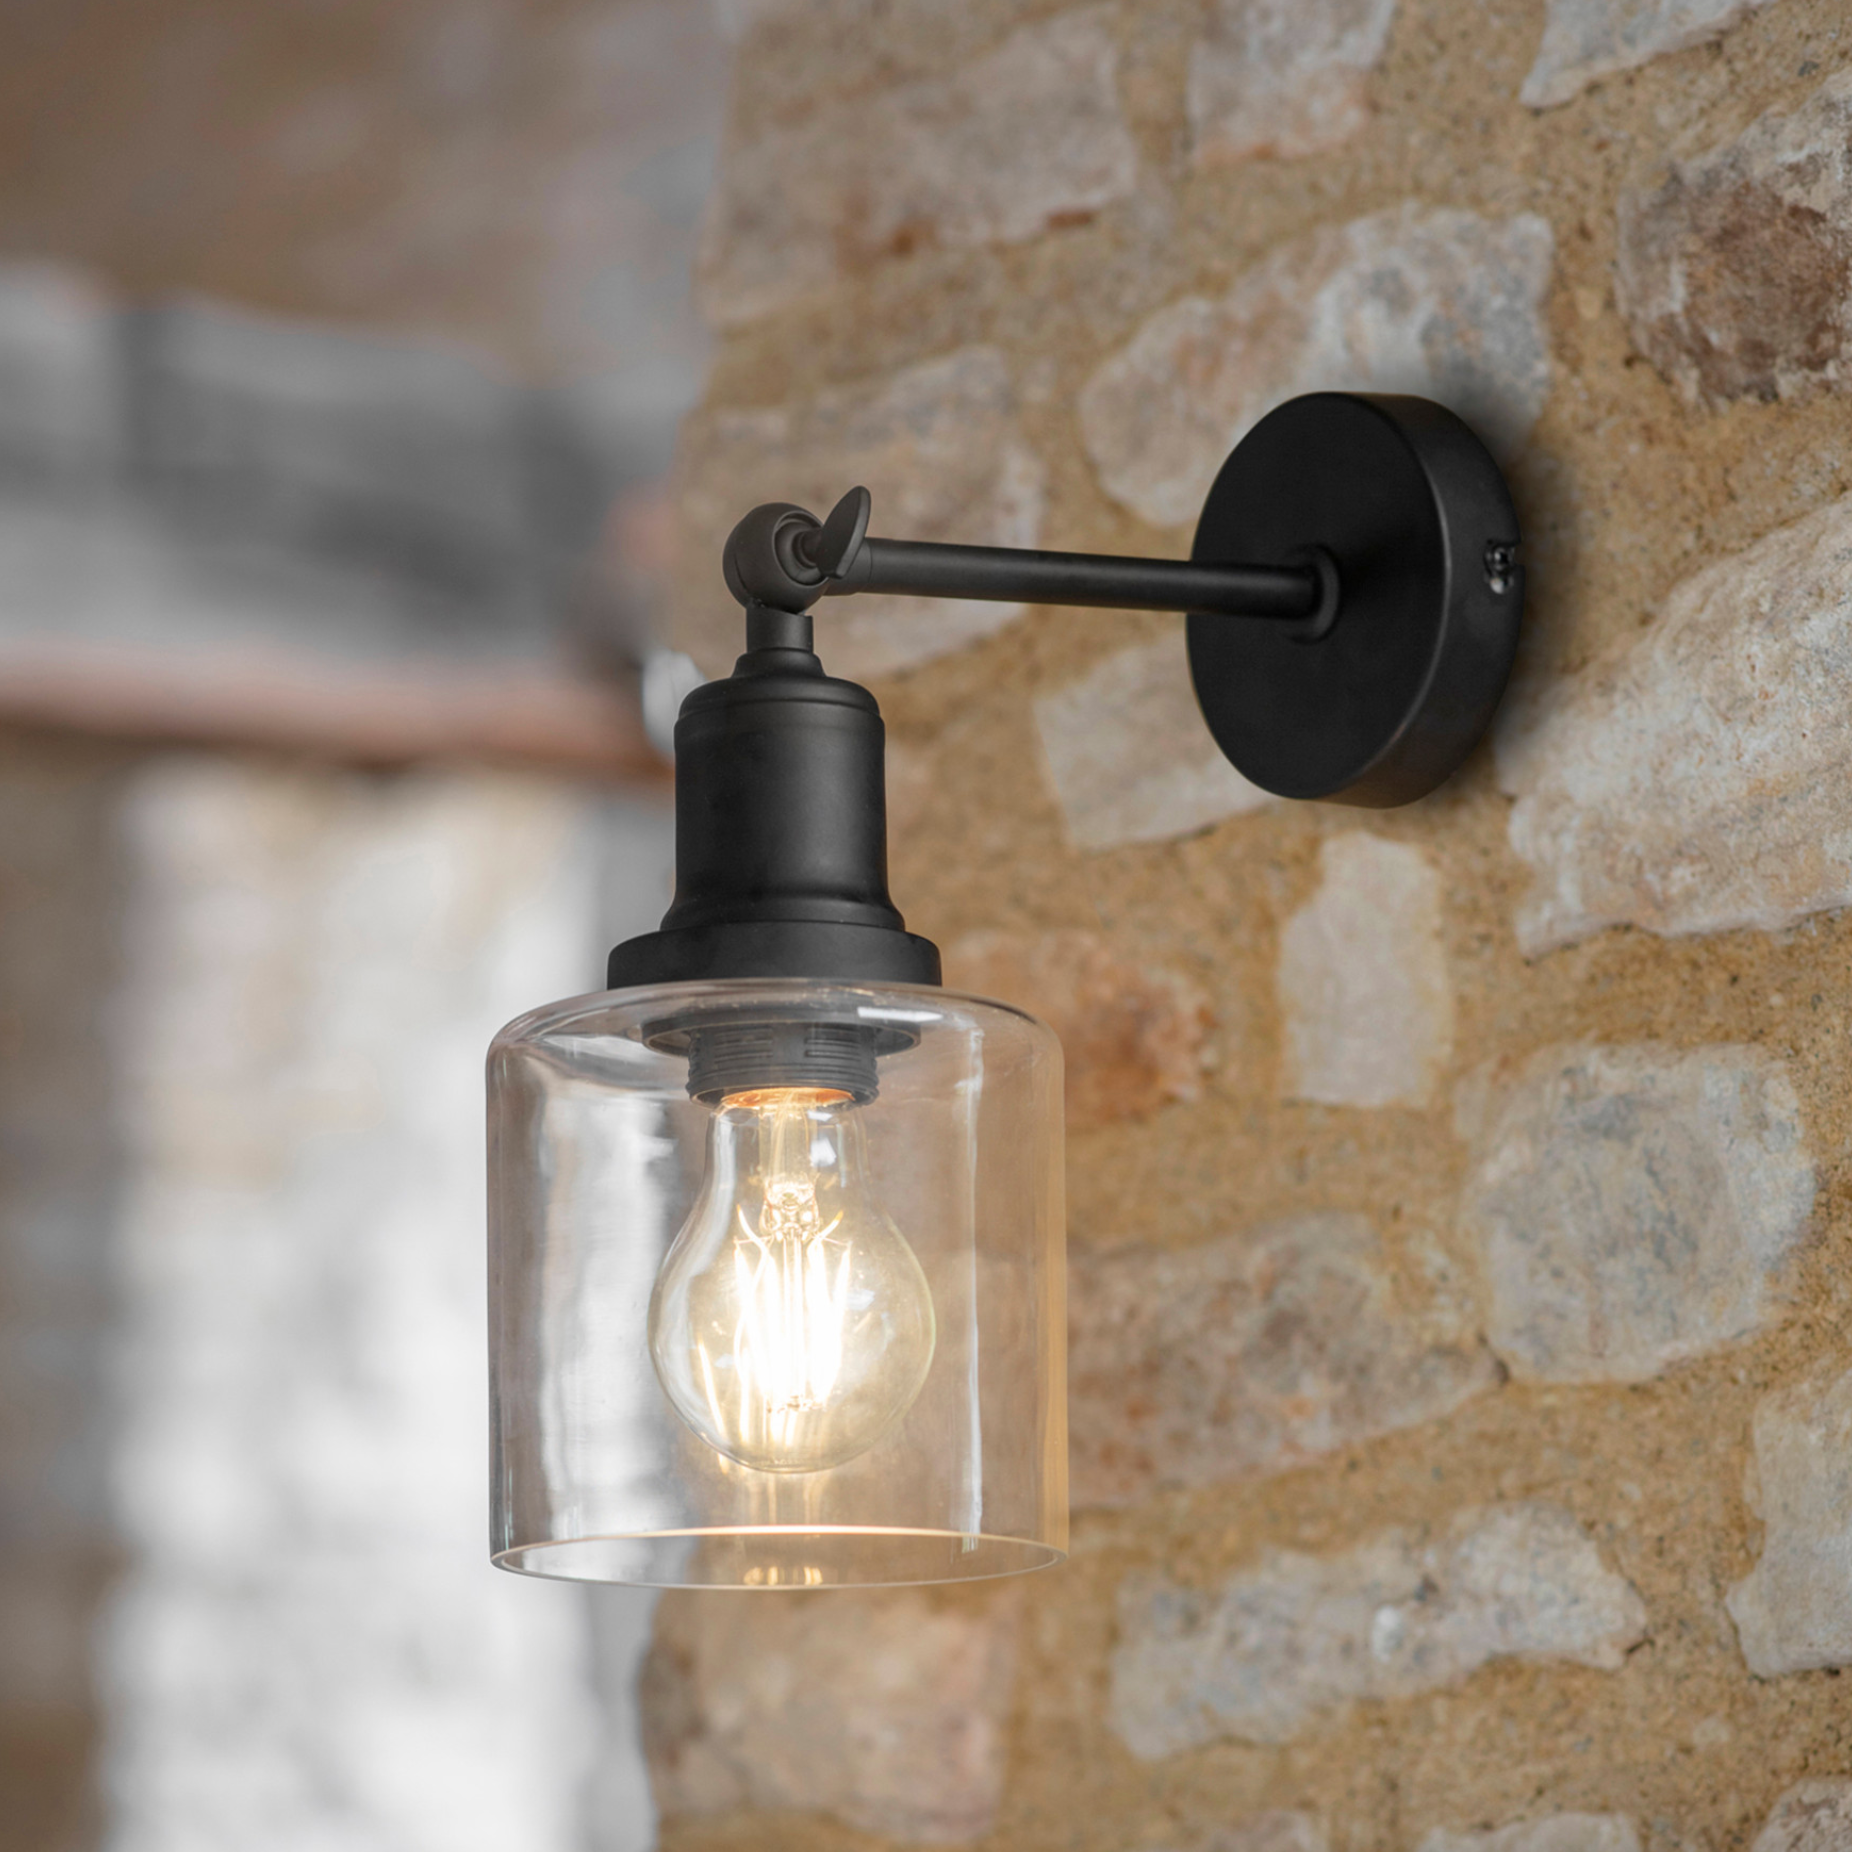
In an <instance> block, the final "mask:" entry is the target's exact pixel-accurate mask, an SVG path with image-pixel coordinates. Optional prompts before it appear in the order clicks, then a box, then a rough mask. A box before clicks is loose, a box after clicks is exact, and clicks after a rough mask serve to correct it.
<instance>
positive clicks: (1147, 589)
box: [725, 489, 1338, 634]
mask: <svg viewBox="0 0 1852 1852" xmlns="http://www.w3.org/2000/svg"><path fill="white" fill-rule="evenodd" d="M869 507H870V502H869V495H868V491H867V490H866V489H851V490H850V491H849V493H848V494H847V495H845V496H844V497H843V498H842V500H841V501H840V502H838V503H837V504H836V506H835V508H834V509H832V510H831V512H830V516H829V519H828V520H827V521H819V520H818V519H817V518H816V516H815V515H813V514H810V513H808V512H806V511H805V510H804V509H802V508H797V507H793V506H792V505H791V504H790V503H788V502H768V503H766V504H765V505H764V506H763V507H759V508H755V509H754V510H753V511H752V512H751V513H750V514H749V515H747V516H746V518H745V519H744V520H743V521H741V522H740V524H739V525H738V526H737V527H736V528H734V530H733V532H732V534H731V535H730V536H729V538H728V540H727V548H726V557H725V568H726V576H727V584H728V586H729V588H730V589H731V590H732V592H733V595H734V596H735V597H736V598H738V599H739V600H740V602H741V603H742V604H747V605H751V604H761V605H766V606H769V607H770V608H771V609H773V610H777V611H793V612H795V611H805V610H808V609H809V608H810V606H811V605H813V604H814V603H815V602H816V601H817V600H818V599H819V598H840V597H844V596H846V595H847V594H848V593H850V592H904V593H912V594H914V595H915V596H920V597H928V598H975V599H985V600H989V601H992V602H996V603H1007V604H1018V603H1020V604H1066V605H1095V606H1098V607H1101V608H1102V609H1106V610H1130V611H1190V612H1196V613H1199V614H1202V615H1204V616H1219V617H1252V618H1283V619H1288V620H1295V621H1296V622H1297V623H1298V624H1299V625H1301V626H1304V627H1305V629H1306V631H1307V632H1308V633H1310V634H1322V631H1323V629H1324V628H1325V627H1327V626H1328V625H1329V623H1330V621H1331V618H1332V617H1333V616H1335V614H1336V611H1337V603H1338V583H1337V567H1336V565H1335V563H1334V562H1333V561H1332V560H1331V558H1330V556H1329V555H1328V554H1325V553H1322V552H1318V551H1312V552H1309V553H1307V554H1306V556H1305V557H1304V558H1303V559H1301V560H1299V561H1298V562H1296V563H1293V564H1290V565H1278V566H1251V565H1240V564H1236V563H1235V562H1233V561H1227V562H1224V561H1220V560H1218V561H1208V560H1178V559H1136V558H1127V557H1124V556H1121V555H1118V554H1109V553H1043V552H1038V551H1035V550H1033V549H1030V548H1025V547H960V546H943V545H940V544H938V543H936V542H933V541H926V540H877V539H875V538H873V537H871V536H870V535H869V533H868V515H869Z"/></svg>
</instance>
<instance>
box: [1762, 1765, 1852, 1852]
mask: <svg viewBox="0 0 1852 1852" xmlns="http://www.w3.org/2000/svg"><path fill="white" fill-rule="evenodd" d="M1848 1847H1852V1781H1838V1780H1832V1781H1799V1782H1796V1783H1795V1784H1794V1786H1793V1787H1791V1788H1789V1789H1788V1790H1787V1792H1786V1793H1785V1794H1783V1795H1782V1797H1781V1798H1780V1799H1779V1800H1778V1801H1777V1802H1776V1803H1775V1805H1774V1809H1773V1811H1772V1812H1771V1813H1770V1814H1769V1816H1768V1819H1767V1820H1766V1821H1765V1822H1764V1824H1763V1827H1762V1830H1761V1832H1759V1833H1758V1834H1756V1837H1755V1844H1754V1845H1753V1846H1751V1847H1750V1852H1847V1848H1848Z"/></svg>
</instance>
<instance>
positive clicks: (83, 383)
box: [0, 263, 124, 492]
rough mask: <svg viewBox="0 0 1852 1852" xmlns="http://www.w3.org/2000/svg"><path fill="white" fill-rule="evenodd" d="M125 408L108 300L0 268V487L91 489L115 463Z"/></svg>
mask: <svg viewBox="0 0 1852 1852" xmlns="http://www.w3.org/2000/svg"><path fill="white" fill-rule="evenodd" d="M123 409H124V408H123V393H122V369H121V366H120V364H119V354H118V341H117V336H116V317H115V314H114V312H113V310H112V307H111V305H110V303H109V302H108V300H107V299H106V298H105V297H104V296H103V295H102V294H101V293H100V292H98V291H97V290H96V289H94V288H93V287H92V286H91V285H90V284H89V283H88V282H87V281H86V280H85V279H84V278H82V277H80V276H77V275H75V274H74V273H72V272H71V271H68V270H62V269H59V268H57V267H56V266H55V265H52V264H36V263H6V264H0V480H4V481H6V482H7V483H8V484H9V485H10V486H16V487H18V488H21V489H26V490H51V491H53V492H56V491H59V490H66V489H69V488H71V487H73V486H75V485H76V484H79V483H94V482H96V481H98V480H99V479H101V478H102V477H104V476H105V475H107V473H108V472H109V471H110V470H111V469H113V468H114V467H115V466H116V464H117V463H118V461H119V460H120V451H121V445H122V429H123Z"/></svg>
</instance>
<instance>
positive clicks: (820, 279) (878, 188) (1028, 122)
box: [699, 7, 1138, 326]
mask: <svg viewBox="0 0 1852 1852" xmlns="http://www.w3.org/2000/svg"><path fill="white" fill-rule="evenodd" d="M1112 23H1113V10H1112V9H1111V8H1110V7H1083V8H1078V9H1073V10H1070V11H1067V12H1064V13H1057V14H1056V15H1055V16H1054V17H1053V18H1052V19H1046V20H1041V21H1038V22H1036V23H1034V24H1031V25H1027V26H1024V27H1022V28H1021V29H1019V30H1018V31H1016V32H1014V33H1012V34H1011V35H1010V36H1009V37H1008V38H1006V39H1004V40H1003V41H1002V43H1001V44H999V45H998V46H997V47H996V48H995V49H994V50H993V51H991V52H989V53H988V54H987V55H985V56H984V57H981V58H978V59H976V60H975V61H974V62H972V63H970V64H967V65H965V66H963V67H962V68H961V69H958V70H956V71H954V72H952V73H951V74H950V75H948V76H945V77H941V78H933V79H929V80H924V81H919V82H914V83H908V84H901V85H897V86H894V87H892V88H889V89H887V90H884V91H879V92H876V93H874V94H872V95H862V96H858V97H855V98H853V99H849V100H845V101H843V102H841V103H839V104H836V105H834V106H825V107H823V108H820V109H818V108H813V109H806V110H802V111H798V112H796V113H795V115H794V116H793V117H792V118H791V119H789V120H782V121H779V122H778V124H777V125H776V126H775V127H771V128H768V129H767V130H765V131H764V132H763V133H761V134H758V135H754V136H750V137H745V138H736V139H735V140H734V141H733V142H732V143H731V144H729V146H728V147H727V149H726V151H725V154H724V156H723V160H722V167H721V175H720V180H719V184H718V186H717V188H716V190H715V193H714V195H713V197H712V199H711V200H710V202H709V206H708V216H707V222H706V225H705V227H704V230H703V236H702V247H701V260H700V271H699V274H700V289H701V300H702V304H703V307H704V309H705V311H706V313H707V315H708V316H709V318H710V319H711V320H712V321H714V322H716V323H718V324H719V325H721V326H734V325H737V324H739V323H742V322H747V321H751V320H753V319H755V318H756V317H759V316H762V315H767V314H770V313H771V312H773V311H774V310H777V309H780V308H783V307H785V306H786V305H787V304H789V303H792V302H794V301H796V300H798V299H799V298H801V297H803V296H805V295H807V294H809V293H811V292H813V291H816V290H819V289H823V288H827V287H828V286H829V285H830V284H831V283H832V282H833V281H834V280H836V278H837V277H838V276H839V275H840V274H841V273H842V272H843V271H844V270H849V269H854V268H857V267H859V266H861V265H865V264H869V263H874V262H877V261H879V260H881V259H884V258H893V257H901V256H905V255H906V254H907V253H908V252H910V251H914V250H917V249H919V248H920V247H922V246H926V245H943V246H951V247H958V246H976V245H987V244H1021V243H1023V242H1024V241H1026V240H1027V239H1030V238H1034V237H1036V236H1038V235H1039V234H1040V233H1042V232H1044V231H1046V230H1047V229H1048V228H1049V227H1050V226H1051V225H1055V224H1061V223H1065V222H1069V221H1071V220H1073V219H1075V218H1084V217H1087V216H1089V215H1091V214H1092V213H1094V212H1097V211H1098V210H1099V209H1100V208H1101V207H1102V206H1106V205H1110V204H1111V203H1112V202H1113V201H1114V200H1117V199H1123V198H1124V197H1125V196H1126V195H1127V194H1129V193H1130V192H1131V191H1132V189H1133V187H1134V186H1135V185H1136V184H1137V178H1138V150H1137V147H1136V145H1135V144H1134V143H1133V141H1132V137H1131V134H1130V132H1129V130H1128V129H1127V128H1126V125H1125V120H1124V117H1123V115H1122V113H1121V110H1120V104H1119V93H1118V62H1119V54H1118V46H1117V43H1116V41H1115V39H1114V36H1113V32H1112ZM875 29H877V30H878V28H875Z"/></svg>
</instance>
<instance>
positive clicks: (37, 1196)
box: [0, 4, 730, 1852]
mask: <svg viewBox="0 0 1852 1852" xmlns="http://www.w3.org/2000/svg"><path fill="white" fill-rule="evenodd" d="M0 31H3V33H4V43H5V45H6V56H5V57H4V59H0V65H3V66H4V72H3V74H0V144H3V145H4V152H3V153H0V722H3V723H5V724H6V726H7V727H8V729H9V731H8V732H7V733H6V735H5V738H4V742H3V743H0V790H3V792H4V801H3V802H0V842H3V843H4V849H3V850H0V937H3V938H4V942H5V946H6V951H7V956H6V958H5V960H4V971H3V972H0V1023H4V1033H3V1034H0V1153H3V1155H4V1171H3V1173H0V1202H3V1203H4V1210H3V1211H0V1330H4V1334H5V1335H4V1339H0V1409H3V1410H4V1415H3V1416H0V1844H4V1845H6V1846H9V1847H11V1846H18V1847H22V1848H24V1847H32V1848H53V1847H58V1848H63V1847H80V1846H83V1847H88V1846H108V1847H118V1848H124V1849H125V1852H126V1849H127V1848H168V1847H172V1848H180V1847H187V1848H195V1849H203V1848H205V1847H209V1846H223V1847H227V1848H230V1847H234V1846H236V1847H251V1846H265V1847H277V1848H283V1847H298V1848H309V1847H328V1848H333V1847H343V1848H346V1847H363V1846H365V1847H375V1846H376V1847H380V1848H382V1849H383V1848H386V1847H406V1848H409V1847H414V1846H416V1847H429V1848H432V1852H438V1849H439V1848H443V1849H445V1852H454V1849H456V1848H466V1847H472V1846H481V1847H484V1848H487V1847H491V1846H494V1847H510V1846H513V1847H533V1848H537V1849H541V1852H550V1849H551V1848H580V1847H596V1848H608V1849H610V1852H623V1849H626V1848H638V1847H644V1846H648V1845H649V1844H651V1843H653V1838H654V1807H653V1804H652V1802H651V1799H650V1796H649V1792H648V1786H647V1779H646V1776H645V1773H644V1769H643V1763H642V1758H641V1751H640V1747H639V1740H638V1724H637V1718H636V1711H635V1695H634V1693H635V1683H636V1674H637V1661H638V1656H639V1654H640V1652H641V1650H642V1647H643V1643H644V1640H645V1638H646V1635H647V1630H648V1625H649V1603H648V1601H647V1600H646V1599H644V1598H641V1597H633V1598H630V1599H628V1600H626V1599H625V1598H623V1597H621V1596H610V1597H599V1596H594V1597H592V1598H591V1599H589V1600H588V1599H587V1598H586V1597H585V1596H584V1595H583V1594H582V1593H580V1592H577V1591H569V1590H561V1589H555V1588H551V1587H546V1586H541V1585H532V1584H516V1583H515V1582H513V1581H511V1580H510V1579H509V1578H507V1577H503V1576H500V1575H498V1574H496V1573H495V1572H494V1571H492V1570H490V1569H489V1568H488V1567H487V1566H486V1563H485V1561H484V1551H483V1498H482V1486H481V1467H482V1448H483V1435H484V1432H485V1417H486V1396H485V1389H484V1380H483V1342H484V1340H483V1307H482V1260H481V1166H482V1154H481V1134H480V1122H481V1109H480V1069H481V1059H482V1054H483V1050H484V1047H485V1044H486V1040H487V1038H488V1036H489V1035H490V1034H492V1032H493V1031H494V1029H495V1028H496V1027H498V1026H499V1025H500V1023H501V1022H503V1021H505V1020H506V1019H507V1018H508V1017H509V1016H511V1015H513V1014H515V1013H516V1012H518V1011H519V1010H521V1009H524V1008H527V1007H529V1006H531V1005H533V1004H535V1003H537V1002H539V1001H541V1000H543V999H545V998H548V997H554V996H561V995H568V994H571V993H573V992H576V991H581V990H585V989H589V988H593V987H595V986H596V984H597V983H598V981H599V973H600V970H601V961H602V954H603V950H604V947H605V945H606V944H607V943H608V941H609V939H610V938H611V936H612V935H613V934H614V933H615V934H618V935H621V934H623V933H627V932H629V931H633V930H639V929H642V928H644V927H646V926H648V925H650V924H653V923H654V919H655V917H656V916H657V915H658V914H659V913H660V911H661V909H662V906H663V905H664V904H665V900H666V894H667V888H668V880H669V855H670V849H669V843H668V839H667V828H666V815H665V811H664V803H665V795H666V789H667V785H666V769H665V765H664V762H663V760H662V759H661V757H660V756H659V754H658V753H657V752H656V751H655V749H654V748H652V747H651V746H650V744H649V743H648V740H647V739H646V737H645V732H644V727H643V724H642V714H641V708H640V690H639V664H640V663H641V662H642V661H643V659H644V658H645V657H647V656H649V655H650V654H651V652H652V650H653V648H654V645H655V629H656V604H657V593H658V586H657V581H656V580H655V579H654V578H653V577H652V575H653V574H655V573H657V572H659V569H660V564H661V558H662V541H661V534H662V531H663V514H662V510H663V508H664V505H665V503H664V496H663V490H662V487H661V483H662V478H663V475H664V472H665V470H666V467H667V465H668V461H669V458H670V454H671V451H672V449H673V444H674V440H675V433H676V428H677V425H678V422H679V420H680V418H681V416H682V415H683V413H684V412H685V411H686V410H687V408H688V407H689V406H690V405H691V404H692V403H693V402H694V400H695V398H696V397H697V396H698V393H699V391H700V387H701V381H702V377H703V371H704V368H705V365H706V358H707V348H708V342H707V337H706V335H705V333H704V331H703V328H702V324H701V323H700V321H699V318H698V317H696V316H695V315H694V314H693V313H692V310H691V307H690V296H691V272H692V258H693V248H694V239H695V235H696V229H697V224H698V219H699V214H700V210H701V205H702V201H703V199H704V197H705V194H706V192H707V190H708V187H709V184H710V179H711V174H712V170H713V165H714V161H715V158H716V152H717V146H718V133H719V126H720V121H721V116H722V111H723V108H724V101H725V93H726V82H727V66H728V59H729V56H730V41H729V37H728V22H727V20H726V19H725V18H723V17H722V16H721V15H719V14H717V13H716V12H714V11H713V10H712V9H710V8H709V7H707V6H705V5H701V4H695V5H674V4H654V5H616V6H612V5H599V6H570V7H534V6H515V7H505V6H500V5H487V6H473V5H472V6H463V7H456V6H448V5H446V6H433V7H425V8H413V7H403V6H397V5H394V6H381V7H373V8H368V9H357V8H338V7H337V8H329V7H325V6H320V5H307V6H300V7H299V6H294V5H285V6H281V7H267V8H263V9H259V10H257V11H255V12H252V11H250V10H247V9H242V8H235V7H234V8H219V9H214V8H197V9H196V8H191V7H187V6H184V5H183V6H177V7H171V8H170V7H164V6H157V7H153V8H140V7H129V6H121V5H104V6H98V7H93V8H92V7H78V8H62V7H46V6H35V5H21V6H8V7H7V8H6V9H5V12H4V16H3V24H0ZM671 680H673V677H671Z"/></svg>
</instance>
